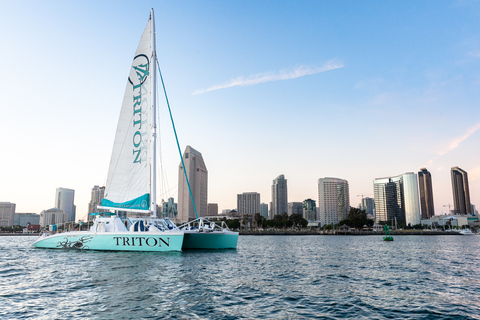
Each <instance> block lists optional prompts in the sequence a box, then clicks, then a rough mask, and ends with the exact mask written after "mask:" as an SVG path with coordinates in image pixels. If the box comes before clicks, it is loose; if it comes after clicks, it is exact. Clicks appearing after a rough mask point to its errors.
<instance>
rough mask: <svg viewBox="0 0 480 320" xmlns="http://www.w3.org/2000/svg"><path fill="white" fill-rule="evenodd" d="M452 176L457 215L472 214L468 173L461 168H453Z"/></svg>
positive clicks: (454, 204)
mask: <svg viewBox="0 0 480 320" xmlns="http://www.w3.org/2000/svg"><path fill="white" fill-rule="evenodd" d="M451 174H452V191H453V206H454V210H455V214H472V205H471V203H470V189H469V188H468V175H467V172H465V171H464V170H462V169H460V168H459V167H452V170H451Z"/></svg>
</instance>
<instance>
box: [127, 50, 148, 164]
mask: <svg viewBox="0 0 480 320" xmlns="http://www.w3.org/2000/svg"><path fill="white" fill-rule="evenodd" d="M149 69H150V61H149V59H148V57H147V56H146V55H144V54H139V55H137V56H136V57H135V58H134V59H133V64H132V69H131V70H130V75H129V77H128V81H129V82H130V84H132V86H133V87H132V90H133V127H134V131H135V132H134V134H133V138H132V140H133V141H132V142H133V163H141V162H142V158H143V159H145V158H146V157H145V155H143V157H142V149H146V148H145V147H146V144H145V141H144V140H145V138H146V135H147V128H146V125H145V126H144V127H143V128H142V124H146V121H147V119H146V109H147V106H148V101H147V100H148V87H146V84H147V80H148V78H149V75H150V72H149Z"/></svg>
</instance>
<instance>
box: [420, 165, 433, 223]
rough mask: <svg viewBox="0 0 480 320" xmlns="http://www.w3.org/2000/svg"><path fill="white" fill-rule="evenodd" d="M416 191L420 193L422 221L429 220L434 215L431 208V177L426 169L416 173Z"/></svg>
mask: <svg viewBox="0 0 480 320" xmlns="http://www.w3.org/2000/svg"><path fill="white" fill-rule="evenodd" d="M418 189H419V191H420V208H421V213H422V219H430V218H431V217H433V216H434V215H435V211H434V207H433V187H432V175H431V174H430V172H429V171H428V170H427V169H426V168H421V169H420V171H419V172H418Z"/></svg>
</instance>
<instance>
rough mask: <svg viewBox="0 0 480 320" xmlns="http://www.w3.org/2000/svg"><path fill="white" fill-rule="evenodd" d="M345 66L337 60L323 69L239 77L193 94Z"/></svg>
mask: <svg viewBox="0 0 480 320" xmlns="http://www.w3.org/2000/svg"><path fill="white" fill-rule="evenodd" d="M343 66H344V65H343V63H341V62H337V61H335V60H330V61H328V62H327V63H325V64H324V65H323V66H321V67H306V66H300V67H297V68H295V69H293V70H282V71H279V72H268V73H257V74H254V75H251V76H247V77H238V78H235V79H231V80H230V81H227V82H225V83H223V84H217V85H214V86H211V87H210V88H207V89H200V90H197V91H195V92H194V93H193V94H194V95H196V94H201V93H205V92H209V91H214V90H219V89H225V88H231V87H244V86H253V85H256V84H259V83H265V82H270V81H278V80H289V79H295V78H300V77H303V76H307V75H311V74H316V73H320V72H325V71H328V70H333V69H338V68H342V67H343Z"/></svg>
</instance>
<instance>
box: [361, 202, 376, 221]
mask: <svg viewBox="0 0 480 320" xmlns="http://www.w3.org/2000/svg"><path fill="white" fill-rule="evenodd" d="M360 209H361V210H365V212H366V213H367V214H369V215H371V216H372V217H373V216H374V215H375V200H374V199H373V198H369V197H365V198H363V199H362V205H361V208H360Z"/></svg>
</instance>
